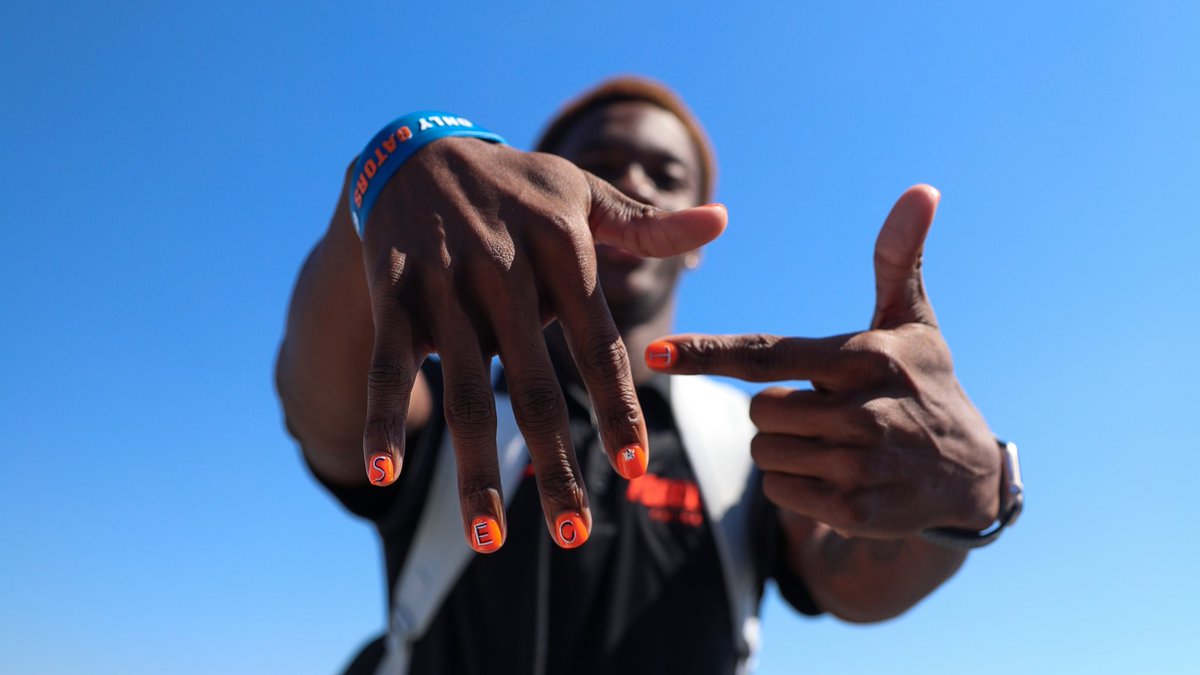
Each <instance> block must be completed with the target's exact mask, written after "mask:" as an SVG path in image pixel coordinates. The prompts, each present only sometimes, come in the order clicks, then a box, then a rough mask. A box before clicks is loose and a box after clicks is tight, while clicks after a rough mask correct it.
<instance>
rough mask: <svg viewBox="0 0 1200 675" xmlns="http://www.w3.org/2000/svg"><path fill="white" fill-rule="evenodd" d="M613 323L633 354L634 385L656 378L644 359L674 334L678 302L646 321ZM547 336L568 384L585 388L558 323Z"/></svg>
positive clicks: (673, 299)
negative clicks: (651, 348)
mask: <svg viewBox="0 0 1200 675" xmlns="http://www.w3.org/2000/svg"><path fill="white" fill-rule="evenodd" d="M613 320H614V321H616V323H617V332H619V333H620V334H621V339H622V340H624V342H625V350H626V351H627V352H628V353H629V369H630V370H631V371H632V373H633V383H634V385H640V384H643V383H645V382H647V381H648V380H649V379H650V378H651V377H652V376H653V375H654V371H653V370H651V369H650V367H649V366H647V365H646V359H644V358H643V357H642V355H643V354H645V353H646V347H649V346H650V343H651V342H654V341H655V340H656V339H658V338H660V337H663V336H665V335H668V334H670V332H671V326H672V325H673V323H674V321H675V298H674V297H672V298H671V299H670V300H669V301H668V302H667V304H666V305H665V306H664V307H663V308H662V309H661V310H660V311H659V312H657V313H656V314H655V315H654V316H653V317H651V318H650V319H648V320H646V321H640V322H637V323H626V324H622V322H621V320H620V319H619V318H618V317H613ZM545 332H546V346H547V347H548V348H549V349H550V359H551V360H552V361H553V362H554V367H555V369H556V370H557V371H558V373H559V375H560V376H561V377H562V378H563V379H564V380H565V381H566V382H571V383H575V384H578V385H580V386H582V385H583V379H582V378H581V377H580V376H579V369H577V368H576V367H575V360H574V359H573V358H572V357H571V350H570V348H568V346H567V339H566V336H565V335H564V334H563V331H562V327H561V326H560V325H559V324H558V322H557V321H555V322H554V323H552V324H550V325H549V326H547V327H546V331H545Z"/></svg>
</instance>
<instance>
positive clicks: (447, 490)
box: [375, 395, 529, 675]
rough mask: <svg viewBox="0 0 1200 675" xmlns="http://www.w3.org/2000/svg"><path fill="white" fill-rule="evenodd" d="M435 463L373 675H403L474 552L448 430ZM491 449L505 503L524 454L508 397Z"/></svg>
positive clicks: (501, 403) (500, 402)
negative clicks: (463, 515)
mask: <svg viewBox="0 0 1200 675" xmlns="http://www.w3.org/2000/svg"><path fill="white" fill-rule="evenodd" d="M442 437H443V438H442V443H441V445H439V446H438V456H437V463H436V464H435V465H434V467H433V477H432V478H431V479H430V484H429V496H428V497H426V498H425V508H424V510H423V511H422V512H421V520H420V522H419V523H418V524H417V530H416V534H415V535H414V536H413V540H412V543H411V544H410V545H409V548H408V557H407V558H406V559H405V561H404V567H403V568H401V570H400V577H399V578H398V579H397V580H396V586H395V590H394V591H393V594H392V615H391V621H390V622H389V626H388V634H387V639H386V640H384V649H385V651H384V654H383V659H382V660H380V662H379V667H378V668H377V669H376V671H375V672H376V673H379V674H380V675H405V673H407V672H408V666H409V660H410V659H411V658H412V645H413V644H414V643H415V642H416V641H417V640H419V639H420V638H421V636H423V635H424V634H425V631H426V630H428V629H429V624H430V623H431V622H432V621H433V617H434V616H435V615H436V614H437V612H438V610H439V609H440V608H441V606H442V602H443V601H444V600H445V599H446V595H447V594H449V592H450V589H451V588H452V587H453V586H454V584H455V583H456V582H457V581H458V579H459V577H460V576H462V573H463V570H465V569H466V567H467V564H468V563H469V562H470V561H471V556H473V555H474V554H475V553H474V551H472V550H471V548H470V547H469V546H467V542H466V540H464V539H463V534H462V519H461V518H460V515H459V511H460V510H461V506H460V505H459V499H458V468H457V465H456V463H455V459H454V443H453V442H452V441H451V438H450V432H449V430H445V431H443V432H442ZM496 447H497V448H498V450H499V459H500V483H501V485H502V486H503V489H504V504H505V506H508V504H509V503H510V502H511V501H512V498H513V495H515V494H516V492H517V487H518V486H519V485H520V482H521V478H522V476H523V475H524V473H525V465H526V464H527V463H528V462H529V453H528V452H527V451H526V449H525V440H524V438H522V436H521V432H520V430H519V429H518V428H517V422H516V419H515V418H514V417H513V413H512V406H511V405H510V404H509V399H508V397H507V396H503V395H498V396H497V397H496Z"/></svg>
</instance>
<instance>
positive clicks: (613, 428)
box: [599, 388, 642, 435]
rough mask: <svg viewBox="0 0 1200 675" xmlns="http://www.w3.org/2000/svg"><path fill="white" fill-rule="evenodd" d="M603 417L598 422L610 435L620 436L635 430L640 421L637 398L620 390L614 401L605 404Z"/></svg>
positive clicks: (629, 391) (626, 391)
mask: <svg viewBox="0 0 1200 675" xmlns="http://www.w3.org/2000/svg"><path fill="white" fill-rule="evenodd" d="M607 403H608V405H605V406H604V408H605V412H604V413H603V417H602V418H601V419H600V420H599V421H600V423H601V424H602V425H603V428H604V429H605V430H606V431H608V432H609V433H610V434H614V435H622V434H625V433H628V432H629V430H630V429H633V428H636V427H637V426H638V425H639V424H640V423H641V421H642V416H641V413H640V412H639V408H638V402H637V396H636V395H635V394H634V393H633V391H631V390H628V389H625V388H622V390H621V392H620V393H619V394H618V395H617V397H616V399H615V400H612V401H611V402H607Z"/></svg>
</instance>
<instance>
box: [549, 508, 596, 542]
mask: <svg viewBox="0 0 1200 675" xmlns="http://www.w3.org/2000/svg"><path fill="white" fill-rule="evenodd" d="M554 536H555V537H557V538H558V545H559V546H561V547H563V548H576V547H579V546H583V542H585V541H587V538H588V529H587V525H584V524H583V516H582V515H581V514H580V513H579V512H578V511H568V512H567V513H564V514H562V515H561V516H559V517H558V518H557V519H556V520H555V521H554Z"/></svg>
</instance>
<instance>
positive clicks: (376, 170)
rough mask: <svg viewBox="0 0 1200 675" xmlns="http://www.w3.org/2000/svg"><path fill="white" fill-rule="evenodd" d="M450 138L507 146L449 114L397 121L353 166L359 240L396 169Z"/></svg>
mask: <svg viewBox="0 0 1200 675" xmlns="http://www.w3.org/2000/svg"><path fill="white" fill-rule="evenodd" d="M447 136H467V137H470V138H481V139H483V140H485V141H491V142H492V143H504V139H503V138H501V137H500V136H499V135H497V134H494V133H492V132H490V131H488V130H487V129H484V128H483V127H479V126H476V125H475V124H473V123H472V122H471V120H468V119H467V118H465V117H459V116H458V115H451V114H450V113H446V112H440V111H436V110H422V111H420V112H414V113H409V114H407V115H404V116H403V117H398V118H396V119H395V120H394V121H392V123H391V124H389V125H387V126H386V127H384V128H383V130H382V131H380V132H379V133H377V134H375V137H374V138H372V139H371V142H370V143H367V147H365V148H363V151H362V154H360V155H359V156H358V161H357V162H355V163H354V173H352V174H351V175H350V185H351V186H352V187H353V190H351V191H350V218H351V219H352V220H353V221H354V229H356V230H358V236H359V237H361V236H362V234H363V230H364V228H365V226H366V224H367V217H368V216H370V215H371V207H372V206H374V205H375V200H376V199H378V198H379V193H380V192H382V191H383V186H384V185H385V184H386V183H387V182H388V179H389V178H391V177H392V174H394V173H396V169H399V168H400V165H401V164H403V163H404V162H405V161H406V160H408V158H409V157H412V156H413V154H414V153H416V151H418V150H420V149H421V148H423V147H425V146H426V145H429V144H430V143H432V142H434V141H436V140H437V139H439V138H446V137H447Z"/></svg>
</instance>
